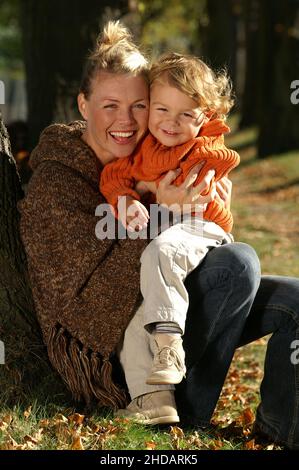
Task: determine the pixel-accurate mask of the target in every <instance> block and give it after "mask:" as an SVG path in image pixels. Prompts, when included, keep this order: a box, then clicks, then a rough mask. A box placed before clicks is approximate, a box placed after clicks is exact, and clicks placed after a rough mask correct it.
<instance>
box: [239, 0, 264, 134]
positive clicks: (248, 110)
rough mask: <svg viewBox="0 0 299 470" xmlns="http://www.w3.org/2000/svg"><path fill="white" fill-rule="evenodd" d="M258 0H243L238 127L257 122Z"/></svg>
mask: <svg viewBox="0 0 299 470" xmlns="http://www.w3.org/2000/svg"><path fill="white" fill-rule="evenodd" d="M259 14H260V1H259V0H244V1H243V21H244V24H245V51H244V52H245V62H246V64H245V68H246V73H245V80H244V90H243V94H242V107H241V118H240V123H239V126H240V128H244V127H248V126H252V125H254V124H257V117H258V116H257V114H258V112H257V111H258V110H257V106H258V95H259V81H258V80H257V63H258V60H259V59H258V58H259V54H258V51H259V43H258V39H259V34H258V31H259Z"/></svg>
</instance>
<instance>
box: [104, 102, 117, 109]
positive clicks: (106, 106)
mask: <svg viewBox="0 0 299 470" xmlns="http://www.w3.org/2000/svg"><path fill="white" fill-rule="evenodd" d="M104 108H105V109H107V108H108V109H111V108H112V109H114V108H116V104H114V103H111V104H105V106H104Z"/></svg>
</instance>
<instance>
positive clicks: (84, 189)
mask: <svg viewBox="0 0 299 470" xmlns="http://www.w3.org/2000/svg"><path fill="white" fill-rule="evenodd" d="M146 71H147V64H146V61H145V59H144V57H143V56H142V55H141V54H140V52H139V50H138V49H137V48H136V46H135V45H134V44H133V43H132V42H131V40H130V38H129V37H128V35H127V32H126V30H124V29H123V28H122V27H121V26H119V25H117V24H110V25H108V27H107V28H106V30H105V32H104V34H103V35H102V37H101V38H100V40H99V42H98V44H97V46H96V49H95V51H94V54H93V55H92V56H91V57H90V59H89V60H88V62H87V67H86V70H85V74H84V78H83V82H82V87H81V93H80V95H79V99H78V104H79V109H80V111H81V114H82V115H83V117H84V119H85V120H86V123H82V122H77V123H73V124H71V125H69V126H66V125H59V124H58V125H53V126H50V127H49V128H47V129H46V130H45V131H44V132H43V134H42V136H41V139H40V142H39V144H38V146H37V148H36V149H35V151H34V152H33V154H32V157H31V165H32V168H33V170H34V173H33V176H32V179H31V181H30V184H29V188H28V193H27V196H26V198H25V200H24V201H23V202H22V204H21V212H22V217H21V234H22V238H23V242H24V245H25V249H26V252H27V256H28V267H29V273H30V278H31V284H32V290H33V295H34V300H35V305H36V310H37V314H38V318H39V321H40V324H41V327H42V331H43V336H44V340H45V343H46V345H47V348H48V353H49V357H50V360H51V361H52V363H53V365H54V367H55V368H56V369H57V370H58V371H59V373H60V374H61V376H62V377H63V379H64V380H65V381H66V383H67V384H68V386H69V388H70V389H71V391H72V393H73V395H74V397H75V398H76V399H78V400H80V399H84V400H85V401H87V402H90V401H91V400H92V399H96V400H97V401H98V403H99V404H100V405H101V406H111V407H114V408H115V407H121V406H124V405H125V403H126V396H125V392H124V391H123V389H122V388H121V386H120V382H119V381H118V379H117V359H116V354H115V352H116V349H117V347H118V345H119V344H121V341H122V336H123V333H124V332H125V331H126V335H125V338H124V344H123V348H122V351H121V354H120V357H121V362H122V364H123V366H124V371H125V375H126V377H127V378H128V377H129V384H128V385H129V391H130V393H131V398H132V402H131V404H130V405H129V406H128V408H127V409H126V410H125V411H126V413H127V414H128V415H129V416H132V417H134V418H137V419H140V420H141V421H142V422H148V423H154V422H161V421H159V419H160V418H161V417H165V416H166V415H167V414H169V421H168V422H175V421H176V420H177V416H178V415H179V416H180V418H181V419H184V420H185V421H187V422H189V423H191V424H196V425H206V424H207V423H208V422H209V420H210V418H211V415H212V412H213V410H214V407H215V405H216V402H217V399H218V396H219V393H220V391H221V388H222V385H223V381H224V379H225V375H226V372H227V370H228V367H229V364H230V361H231V358H232V356H233V352H234V350H235V348H236V347H237V346H238V345H240V344H245V343H246V342H249V341H252V340H254V339H256V338H258V337H261V336H263V335H265V334H268V333H271V332H275V333H274V335H273V336H272V338H271V340H270V341H269V346H268V352H267V357H266V364H265V378H264V381H263V384H262V390H261V392H262V403H261V405H260V407H259V410H258V416H257V422H258V424H259V426H260V427H261V428H262V429H263V430H264V431H265V432H267V433H268V434H269V435H270V436H271V437H272V438H273V439H274V440H279V441H282V442H284V443H286V444H287V445H288V446H289V447H291V448H298V447H299V429H298V415H297V413H298V409H299V406H298V395H299V394H298V376H299V375H298V365H296V364H293V363H292V362H291V360H290V353H291V352H292V351H291V350H290V348H291V343H292V341H293V339H295V338H296V333H297V334H298V317H299V315H298V310H299V307H298V303H299V302H298V298H299V281H298V280H297V279H287V278H275V277H273V278H270V277H266V278H262V281H261V284H260V286H259V282H260V277H259V263H258V260H257V257H256V255H255V253H254V251H253V250H252V249H251V248H250V247H248V246H247V245H244V244H238V243H235V244H232V245H226V246H223V247H219V248H217V250H212V251H211V252H210V253H209V254H208V255H207V257H206V259H205V261H204V263H203V264H202V265H201V266H200V268H199V269H196V270H195V271H194V272H193V273H192V274H191V275H190V276H189V278H188V279H187V283H186V284H187V288H188V292H189V298H190V309H189V312H188V322H187V325H186V334H185V339H184V342H185V350H186V361H187V366H188V371H187V377H186V380H185V381H184V382H183V383H182V384H181V385H180V387H179V388H178V389H177V391H176V401H177V408H178V412H177V409H176V405H175V402H174V398H173V397H174V392H173V390H170V389H169V387H166V388H164V389H162V390H161V388H160V387H161V386H160V387H157V388H150V389H146V388H145V387H154V386H145V385H144V387H143V378H142V373H143V370H144V369H145V368H146V367H147V360H148V358H149V357H150V353H149V349H148V350H147V349H146V348H145V344H146V343H145V341H146V338H145V337H144V336H143V335H144V331H143V329H142V328H139V326H138V321H139V319H140V310H141V309H139V310H138V312H137V314H136V315H135V316H134V313H135V312H136V310H137V307H138V305H139V302H140V297H139V259H140V255H141V252H142V250H143V249H144V247H145V246H146V243H147V241H146V240H142V239H137V240H130V239H120V240H118V239H117V238H115V239H113V240H111V239H105V240H98V239H97V238H96V236H95V226H96V223H97V221H98V219H97V218H96V216H95V208H96V207H97V206H98V204H100V203H101V202H104V199H103V197H102V196H101V194H100V193H99V191H98V179H99V172H100V171H101V169H102V167H103V165H105V164H106V163H107V162H108V161H110V160H111V159H113V158H114V157H115V156H116V157H118V158H121V157H123V156H127V155H129V154H130V153H131V152H132V151H133V150H134V149H135V147H136V145H137V144H138V142H139V141H140V139H141V138H142V136H143V135H144V133H145V132H146V129H147V115H148V87H147V81H146ZM174 177H175V174H174V173H173V172H171V173H169V174H168V175H167V176H166V177H165V178H164V180H162V182H161V183H160V185H159V188H158V190H157V201H158V202H159V203H162V204H164V205H171V204H173V203H178V202H179V203H181V204H183V203H186V204H187V203H191V202H194V201H195V202H197V203H204V202H207V199H204V198H203V197H201V196H200V192H201V191H203V190H204V188H205V186H206V183H208V181H206V182H203V183H202V184H201V185H199V186H197V187H196V188H192V182H193V181H194V177H196V172H195V170H194V171H193V174H190V176H189V178H187V180H186V181H185V183H184V185H182V186H181V187H179V188H176V187H174V186H172V185H171V181H172V180H173V179H174ZM226 184H227V182H226V181H225V182H224V183H223V184H222V187H221V188H222V189H220V190H219V191H220V192H221V194H222V197H223V198H224V200H225V201H226V203H227V200H228V199H229V196H228V195H225V194H224V195H223V191H224V192H225V186H226ZM228 192H229V191H228ZM256 292H257V294H256ZM132 317H133V320H132V321H131V322H130V320H131V318H132ZM129 322H130V324H129ZM128 324H129V326H128ZM127 326H128V327H127ZM135 332H137V334H136V333H135ZM130 339H132V340H134V341H135V342H134V346H133V347H131V348H130V347H129V345H130ZM142 351H145V352H142ZM150 361H151V358H150ZM133 366H134V367H133ZM136 371H137V373H136ZM134 374H135V376H136V375H137V376H138V377H139V379H138V380H139V383H141V384H142V387H141V388H140V387H139V388H138V386H137V385H138V384H137V383H136V380H135V389H134V386H133V385H134V380H133V379H132V377H133V378H134ZM139 374H141V375H139ZM136 394H138V395H136ZM282 397H285V401H284V402H282Z"/></svg>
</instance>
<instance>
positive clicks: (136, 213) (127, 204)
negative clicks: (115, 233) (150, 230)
mask: <svg viewBox="0 0 299 470" xmlns="http://www.w3.org/2000/svg"><path fill="white" fill-rule="evenodd" d="M118 217H119V219H120V221H121V223H122V224H123V226H124V227H125V228H126V229H127V230H128V231H129V232H135V231H139V230H143V229H144V228H145V227H146V226H147V224H148V220H149V214H148V211H147V209H146V208H145V207H144V205H143V204H141V202H140V201H137V200H136V199H133V198H132V197H131V196H122V197H120V198H119V202H118Z"/></svg>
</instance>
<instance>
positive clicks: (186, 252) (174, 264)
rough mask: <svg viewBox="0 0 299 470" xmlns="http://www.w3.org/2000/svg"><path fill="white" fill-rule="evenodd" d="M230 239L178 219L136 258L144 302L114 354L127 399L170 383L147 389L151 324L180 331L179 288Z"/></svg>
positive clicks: (183, 293) (182, 291)
mask: <svg viewBox="0 0 299 470" xmlns="http://www.w3.org/2000/svg"><path fill="white" fill-rule="evenodd" d="M231 241H233V238H232V236H231V235H229V234H226V233H225V232H224V231H223V230H222V229H221V227H219V226H218V225H216V224H214V223H213V222H206V221H204V220H201V219H196V218H194V217H192V218H190V220H189V219H184V221H183V222H182V223H178V224H176V225H174V226H172V227H170V228H168V229H167V230H165V231H164V232H162V233H161V234H160V235H159V236H158V237H156V238H155V239H153V240H152V242H151V243H150V244H149V245H148V246H147V247H146V249H145V250H144V252H143V253H142V256H141V292H142V295H143V298H144V302H143V303H142V305H141V306H140V307H139V309H138V310H137V312H136V314H135V315H134V317H133V318H132V320H131V322H130V323H129V325H128V327H127V329H126V331H125V335H124V340H123V345H122V348H121V350H120V354H119V357H120V362H121V365H122V367H123V370H124V373H125V378H126V382H127V386H128V389H129V393H130V396H131V398H132V400H133V399H134V398H136V397H138V396H139V395H143V394H145V393H150V392H154V391H157V390H174V388H175V387H174V386H173V385H148V384H146V379H147V377H148V376H149V375H150V371H151V368H152V363H153V352H152V349H151V343H152V337H151V334H150V333H149V332H148V331H151V327H150V325H151V324H154V323H156V322H159V321H167V322H168V321H170V322H175V323H177V324H178V325H179V326H180V328H181V330H182V333H183V332H184V329H185V322H186V314H187V310H188V305H189V299H188V292H187V290H186V288H185V286H184V281H185V279H186V277H187V275H188V274H189V273H190V272H191V271H193V269H195V268H196V267H197V266H198V265H199V264H200V263H201V261H202V260H203V258H204V257H205V255H206V254H207V252H208V251H209V249H210V248H213V247H216V246H219V245H221V244H223V243H230V242H231Z"/></svg>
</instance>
